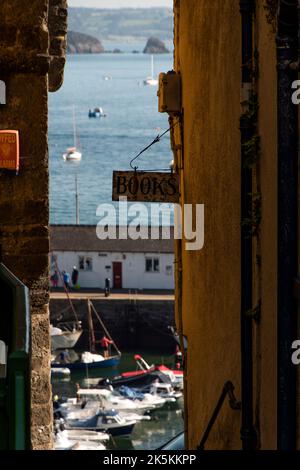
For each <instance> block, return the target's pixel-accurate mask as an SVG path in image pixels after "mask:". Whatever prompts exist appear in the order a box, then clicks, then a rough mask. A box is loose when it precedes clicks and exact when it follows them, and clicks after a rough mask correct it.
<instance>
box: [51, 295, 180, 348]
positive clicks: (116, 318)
mask: <svg viewBox="0 0 300 470" xmlns="http://www.w3.org/2000/svg"><path fill="white" fill-rule="evenodd" d="M92 302H93V305H94V307H95V309H96V310H97V312H98V314H99V315H100V317H101V319H102V321H103V322H104V324H105V326H106V328H107V329H108V331H109V333H110V335H111V336H112V338H113V339H114V341H115V342H116V344H117V346H118V347H119V349H120V350H121V351H122V350H126V351H134V352H136V353H138V352H139V351H149V352H150V351H151V352H159V353H165V354H166V353H169V354H173V353H174V351H175V347H176V343H175V341H174V338H173V335H172V332H171V331H170V329H169V327H170V326H175V319H174V301H172V300H120V299H110V300H106V299H105V300H98V299H97V300H93V301H92ZM72 303H73V306H74V308H75V311H76V313H77V315H78V319H79V320H80V321H81V322H82V327H83V330H84V331H83V334H82V336H81V338H80V340H79V341H78V343H77V345H76V349H77V350H86V349H88V348H89V328H88V305H87V300H86V299H80V300H73V301H72ZM50 318H51V323H52V324H53V325H54V326H55V325H57V323H59V322H65V321H74V314H73V312H72V310H71V308H70V305H69V303H68V300H64V299H51V301H50ZM93 323H94V331H95V336H96V339H97V340H99V339H101V334H102V332H103V329H102V327H101V326H100V323H99V321H98V320H97V318H96V316H95V315H94V314H93ZM99 351H100V347H99Z"/></svg>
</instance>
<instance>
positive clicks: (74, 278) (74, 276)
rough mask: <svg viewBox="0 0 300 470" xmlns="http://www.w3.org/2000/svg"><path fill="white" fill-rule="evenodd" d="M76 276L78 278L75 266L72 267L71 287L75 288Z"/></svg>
mask: <svg viewBox="0 0 300 470" xmlns="http://www.w3.org/2000/svg"><path fill="white" fill-rule="evenodd" d="M78 276H79V271H78V269H77V268H76V266H74V267H73V271H72V284H73V287H76V286H77V284H78Z"/></svg>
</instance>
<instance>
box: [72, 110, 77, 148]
mask: <svg viewBox="0 0 300 470" xmlns="http://www.w3.org/2000/svg"><path fill="white" fill-rule="evenodd" d="M73 136H74V147H75V148H76V144H77V142H76V122H75V106H73Z"/></svg>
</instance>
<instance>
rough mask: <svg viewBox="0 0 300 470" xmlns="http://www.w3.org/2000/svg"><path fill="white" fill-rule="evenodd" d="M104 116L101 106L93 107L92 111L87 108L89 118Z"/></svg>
mask: <svg viewBox="0 0 300 470" xmlns="http://www.w3.org/2000/svg"><path fill="white" fill-rule="evenodd" d="M106 116H107V114H105V113H104V111H103V109H102V108H95V109H94V111H92V110H91V109H90V110H89V118H101V117H106Z"/></svg>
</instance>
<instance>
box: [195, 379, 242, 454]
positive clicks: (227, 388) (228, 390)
mask: <svg viewBox="0 0 300 470" xmlns="http://www.w3.org/2000/svg"><path fill="white" fill-rule="evenodd" d="M227 396H228V398H229V405H230V408H231V409H232V410H241V409H242V404H241V402H240V401H238V400H237V399H236V397H235V394H234V386H233V383H232V382H230V381H228V382H226V383H225V385H224V387H223V390H222V392H221V395H220V398H219V400H218V402H217V405H216V407H215V409H214V412H213V414H212V417H211V418H210V420H209V423H208V425H207V428H206V430H205V432H204V434H203V437H202V439H201V441H200V444H199V446H198V448H197V450H198V451H203V450H204V446H205V444H206V442H207V440H208V438H209V435H210V432H211V430H212V428H213V426H214V424H215V422H216V420H217V418H218V416H219V413H220V411H221V409H222V406H223V404H224V401H225V399H226V397H227Z"/></svg>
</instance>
